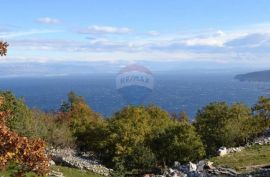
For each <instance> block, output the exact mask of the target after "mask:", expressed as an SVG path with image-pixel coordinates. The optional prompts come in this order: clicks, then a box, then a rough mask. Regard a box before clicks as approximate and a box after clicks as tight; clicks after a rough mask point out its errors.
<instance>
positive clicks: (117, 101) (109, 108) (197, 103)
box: [0, 73, 270, 119]
mask: <svg viewBox="0 0 270 177" xmlns="http://www.w3.org/2000/svg"><path fill="white" fill-rule="evenodd" d="M116 77H117V75H116V74H89V75H65V76H39V77H33V76H31V77H7V78H0V89H1V90H9V91H12V92H13V93H14V94H15V95H16V97H18V98H23V99H24V101H25V103H26V104H27V105H28V106H29V107H31V108H36V109H41V110H44V111H57V110H58V109H59V107H60V105H61V104H62V102H63V101H65V100H67V94H68V93H69V92H70V91H74V92H75V93H77V94H78V95H80V96H83V97H84V98H85V100H86V102H87V103H88V104H89V105H90V107H91V108H92V109H93V110H94V111H96V112H98V113H100V114H102V115H103V116H104V117H110V116H112V115H113V114H114V113H115V112H117V111H119V110H121V109H122V108H123V107H125V106H127V105H128V104H129V103H128V102H127V100H125V97H124V96H123V95H122V93H121V92H119V90H117V89H116ZM133 94H136V91H135V92H134V93H133ZM269 95H270V83H269V82H241V81H238V80H235V79H234V74H183V73H179V74H177V73H172V74H164V73H156V74H154V84H153V88H152V90H151V92H148V93H147V94H146V95H145V96H144V98H143V100H142V102H141V103H140V104H143V105H152V104H154V105H157V106H159V107H161V108H163V109H165V110H166V111H168V112H169V113H180V112H186V113H187V114H188V115H189V117H190V119H193V118H194V117H195V115H196V112H197V111H198V110H199V109H202V108H203V107H204V106H206V105H207V104H209V103H210V102H217V101H225V102H227V103H229V104H232V103H235V102H241V103H244V104H247V105H248V106H252V105H254V104H255V103H256V101H257V100H258V97H259V96H269Z"/></svg>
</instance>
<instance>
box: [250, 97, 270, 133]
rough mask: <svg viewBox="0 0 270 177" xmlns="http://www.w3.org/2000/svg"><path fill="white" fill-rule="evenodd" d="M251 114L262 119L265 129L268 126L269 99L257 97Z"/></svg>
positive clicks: (269, 115)
mask: <svg viewBox="0 0 270 177" xmlns="http://www.w3.org/2000/svg"><path fill="white" fill-rule="evenodd" d="M252 111H253V113H254V114H255V115H256V116H258V117H260V118H262V119H264V123H265V127H266V128H268V127H269V126H270V98H267V97H263V96H262V97H259V100H258V102H257V103H256V104H255V105H254V107H253V108H252Z"/></svg>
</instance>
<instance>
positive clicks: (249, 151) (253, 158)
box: [210, 145, 270, 172]
mask: <svg viewBox="0 0 270 177" xmlns="http://www.w3.org/2000/svg"><path fill="white" fill-rule="evenodd" d="M210 161H212V162H214V165H216V166H217V165H220V166H223V167H229V168H234V169H236V170H237V171H239V172H247V171H252V170H254V169H256V168H257V167H260V166H263V165H270V145H264V146H260V145H255V146H252V147H249V148H246V149H244V150H243V151H241V152H236V153H231V154H228V155H225V156H223V157H221V156H219V157H214V158H211V159H210Z"/></svg>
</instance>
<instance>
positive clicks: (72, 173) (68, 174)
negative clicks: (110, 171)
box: [0, 166, 104, 177]
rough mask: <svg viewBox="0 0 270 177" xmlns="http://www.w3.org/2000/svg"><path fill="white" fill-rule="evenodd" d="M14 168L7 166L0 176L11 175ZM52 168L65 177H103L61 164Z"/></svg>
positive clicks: (29, 176)
mask: <svg viewBox="0 0 270 177" xmlns="http://www.w3.org/2000/svg"><path fill="white" fill-rule="evenodd" d="M14 170H15V168H14V167H10V168H8V169H7V170H6V171H0V176H1V177H2V176H3V177H9V176H11V174H12V172H13V171H14ZM52 170H54V171H59V172H62V173H63V174H64V176H65V177H104V176H101V175H98V174H95V173H91V172H87V171H82V170H79V169H75V168H69V167H63V166H53V167H52ZM36 176H37V175H35V174H33V173H28V174H27V177H36Z"/></svg>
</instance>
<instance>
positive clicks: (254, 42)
mask: <svg viewBox="0 0 270 177" xmlns="http://www.w3.org/2000/svg"><path fill="white" fill-rule="evenodd" d="M269 42H270V34H267V33H254V34H248V35H245V36H243V37H240V38H236V39H233V40H231V41H228V42H227V43H226V44H225V45H226V46H229V47H258V46H262V45H263V44H265V43H269Z"/></svg>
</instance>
